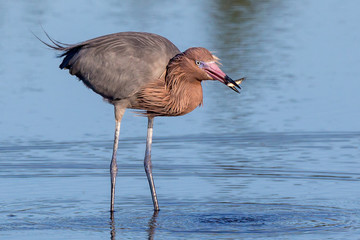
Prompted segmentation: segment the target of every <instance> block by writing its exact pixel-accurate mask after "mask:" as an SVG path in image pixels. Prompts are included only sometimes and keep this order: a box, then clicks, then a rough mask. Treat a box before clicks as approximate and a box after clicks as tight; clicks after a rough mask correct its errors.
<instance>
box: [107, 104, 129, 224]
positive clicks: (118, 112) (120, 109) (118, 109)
mask: <svg viewBox="0 0 360 240" xmlns="http://www.w3.org/2000/svg"><path fill="white" fill-rule="evenodd" d="M125 109H126V108H125V107H124V106H121V105H115V122H116V123H115V137H114V147H113V154H112V158H111V163H110V178H111V202H110V212H111V213H113V212H114V202H115V184H116V175H117V172H118V167H117V163H116V153H117V149H118V145H119V135H120V125H121V119H122V117H123V115H124V112H125ZM112 217H113V215H112Z"/></svg>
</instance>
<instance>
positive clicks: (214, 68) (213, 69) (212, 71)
mask: <svg viewBox="0 0 360 240" xmlns="http://www.w3.org/2000/svg"><path fill="white" fill-rule="evenodd" d="M202 68H203V69H204V70H205V71H206V73H207V74H208V75H209V76H210V77H212V78H213V79H214V80H218V81H219V82H222V83H223V84H225V85H226V86H228V87H229V88H231V89H232V90H234V91H235V92H237V93H240V92H239V90H238V89H241V87H240V86H239V84H240V83H241V82H242V81H243V80H244V78H241V79H238V80H235V81H234V80H232V79H231V78H230V77H229V76H228V75H226V74H225V73H224V72H223V71H221V69H220V68H219V67H218V65H217V64H216V63H215V62H206V63H203V66H202ZM237 88H238V89H237Z"/></svg>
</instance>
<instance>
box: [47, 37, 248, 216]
mask: <svg viewBox="0 0 360 240" xmlns="http://www.w3.org/2000/svg"><path fill="white" fill-rule="evenodd" d="M48 37H49V36H48ZM49 39H50V40H51V42H52V44H48V43H45V42H43V43H45V44H46V45H47V46H49V47H51V48H53V49H55V50H59V51H62V54H61V55H60V57H64V59H63V61H62V63H61V64H60V68H61V69H69V72H70V74H72V75H75V76H77V77H78V78H79V79H80V80H81V81H82V82H83V83H84V84H85V85H86V86H87V87H89V88H91V89H92V90H93V91H94V92H96V93H98V94H100V95H101V96H102V97H103V98H104V99H106V100H107V101H108V102H109V103H111V104H113V105H114V108H115V121H116V125H115V137H114V148H113V153H112V158H111V164H110V175H111V176H110V177H111V204H110V211H111V212H114V199H115V181H116V175H117V171H118V167H117V164H116V152H117V149H118V142H119V133H120V123H121V119H122V117H123V114H124V112H125V109H126V108H131V109H137V110H140V112H141V114H142V115H144V116H147V117H148V128H147V138H146V150H145V159H144V168H145V172H146V176H147V179H148V182H149V186H150V191H151V196H152V201H153V204H154V210H155V211H158V210H159V204H158V200H157V197H156V192H155V185H154V180H153V176H152V165H151V143H152V134H153V122H154V117H157V116H180V115H184V114H187V113H189V112H191V111H192V110H194V109H195V108H196V107H197V106H199V105H201V104H202V101H203V93H202V87H201V81H203V80H218V81H220V82H222V83H224V84H226V85H227V86H228V87H230V88H231V89H233V90H234V91H236V92H239V91H238V90H237V88H239V89H240V87H239V85H238V84H240V83H241V81H242V80H243V79H239V80H236V81H234V80H232V79H231V78H230V77H229V76H227V75H226V74H225V73H224V72H223V71H221V70H220V68H219V67H218V58H217V57H216V56H214V55H213V54H211V53H210V52H209V51H208V50H207V49H205V48H201V47H194V48H189V49H187V50H186V51H185V52H180V51H179V49H178V48H177V47H176V46H175V45H174V44H173V43H172V42H170V41H169V40H168V39H166V38H164V37H162V36H159V35H156V34H152V33H141V32H121V33H115V34H110V35H106V36H102V37H98V38H94V39H91V40H88V41H85V42H82V43H79V44H74V45H68V44H62V43H60V42H57V41H55V40H52V39H51V38H50V37H49Z"/></svg>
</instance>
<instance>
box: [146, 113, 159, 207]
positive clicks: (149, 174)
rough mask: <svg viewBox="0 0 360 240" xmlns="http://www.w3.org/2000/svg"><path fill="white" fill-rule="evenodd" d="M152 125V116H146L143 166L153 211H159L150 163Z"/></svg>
mask: <svg viewBox="0 0 360 240" xmlns="http://www.w3.org/2000/svg"><path fill="white" fill-rule="evenodd" d="M153 125H154V117H148V128H147V137H146V150H145V158H144V168H145V172H146V176H147V179H148V182H149V186H150V191H151V197H152V201H153V204H154V211H159V210H160V208H159V203H158V200H157V196H156V191H155V184H154V179H153V176H152V164H151V143H152V135H153Z"/></svg>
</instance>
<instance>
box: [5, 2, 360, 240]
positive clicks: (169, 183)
mask: <svg viewBox="0 0 360 240" xmlns="http://www.w3.org/2000/svg"><path fill="white" fill-rule="evenodd" d="M69 6H71V7H69ZM359 7H360V5H359V3H358V2H357V1H355V0H354V1H346V2H341V3H340V2H338V1H335V0H334V1H310V0H305V1H301V2H299V1H281V0H274V1H256V2H252V1H220V0H214V1H196V2H194V1H179V2H177V4H173V3H170V2H167V1H156V2H152V3H151V4H150V3H148V2H146V1H137V2H133V1H122V2H121V3H118V2H116V1H107V2H102V3H97V2H91V1H90V2H89V1H77V2H73V1H63V2H62V4H59V3H57V2H54V1H45V0H44V1H31V2H29V1H12V2H10V1H1V0H0V30H1V32H2V38H1V39H0V52H1V55H2V58H0V112H1V114H0V192H1V194H0V206H1V207H0V238H1V239H64V238H66V239H104V238H110V239H241V238H244V239H358V238H359V236H360V217H359V209H360V201H359V190H358V188H359V187H358V186H359V181H360V168H359V163H358V159H359V158H360V151H359V145H360V127H359V124H358V122H359V120H360V115H359V114H360V111H359V110H360V109H359V106H358V104H357V103H358V102H359V100H360V99H359V94H358V89H359V87H360V82H359V81H358V79H357V78H358V77H357V76H359V74H360V72H359V71H360V70H359V68H358V64H359V62H360V52H359V51H360V50H359V47H358V42H359V40H360V31H358V22H359V20H360V19H359V15H358V9H359ZM41 26H42V27H43V28H44V29H46V31H48V33H49V34H50V35H51V36H52V37H54V38H55V39H58V40H60V41H62V42H67V43H73V42H80V41H82V40H86V39H89V38H91V37H96V36H99V35H102V34H107V33H112V32H119V31H128V30H131V31H147V32H155V33H158V34H161V35H164V36H166V37H167V38H169V39H170V40H171V41H173V42H174V43H175V44H176V45H177V46H178V47H179V48H180V49H182V50H185V49H186V48H188V47H191V46H203V47H206V48H208V49H211V50H212V51H214V52H215V54H216V55H217V56H218V57H220V58H221V59H222V63H223V66H222V69H223V70H224V71H225V72H226V73H227V74H229V75H230V76H232V77H234V78H237V77H240V76H246V77H247V81H245V82H244V83H243V84H242V87H243V90H242V93H241V94H240V95H237V94H235V93H234V92H233V91H231V90H229V89H227V88H226V87H225V86H222V85H221V84H219V83H216V82H205V83H204V84H203V87H204V106H203V107H202V108H199V109H196V110H195V111H194V112H192V113H190V114H188V115H186V116H183V117H178V118H157V119H155V126H154V143H153V156H152V159H153V166H154V170H153V171H154V177H155V183H156V186H157V192H158V197H159V204H160V207H161V211H160V212H159V213H158V214H157V215H153V211H152V203H151V197H150V192H149V189H148V186H147V181H146V177H145V173H144V170H143V164H142V159H143V154H144V150H145V138H146V122H147V121H146V119H144V118H142V117H139V116H136V114H135V113H133V112H132V111H127V113H126V114H125V116H124V119H123V123H122V129H121V136H120V138H121V140H120V144H119V157H118V158H119V174H118V181H117V189H116V191H117V192H116V206H115V209H116V213H115V218H114V221H110V219H109V212H108V208H109V189H110V181H109V173H108V168H109V163H110V157H111V151H112V136H113V131H114V118H113V109H112V106H111V105H109V104H107V103H105V102H104V101H102V100H101V98H100V97H99V96H97V95H96V94H94V93H92V92H91V91H90V90H89V89H86V88H85V87H84V86H83V84H81V83H80V82H78V81H77V80H76V79H75V78H74V77H73V76H70V75H69V74H68V72H67V71H60V70H59V69H58V65H59V63H60V60H59V59H57V58H55V56H56V55H55V53H54V52H52V51H50V50H49V49H47V48H46V47H44V46H43V45H41V44H40V43H39V41H37V39H35V38H34V37H33V35H32V33H31V31H32V32H34V33H35V34H37V35H39V36H41V37H44V34H43V33H42V29H41Z"/></svg>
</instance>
